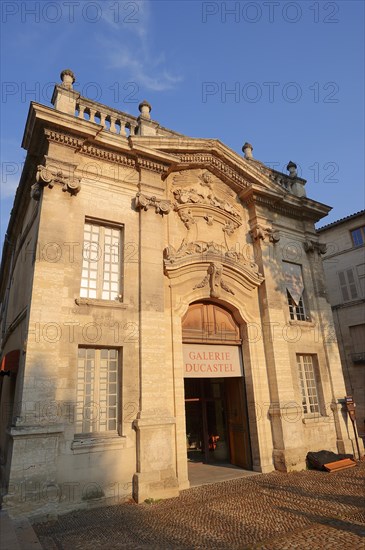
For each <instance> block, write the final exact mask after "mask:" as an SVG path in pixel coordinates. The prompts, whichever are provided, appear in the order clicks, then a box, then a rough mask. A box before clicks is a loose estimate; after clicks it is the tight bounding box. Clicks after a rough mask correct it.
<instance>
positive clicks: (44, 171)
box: [30, 164, 81, 200]
mask: <svg viewBox="0 0 365 550" xmlns="http://www.w3.org/2000/svg"><path fill="white" fill-rule="evenodd" d="M55 184H60V185H62V191H68V192H69V193H70V195H77V193H79V192H80V189H81V179H80V178H76V177H75V176H74V175H66V173H65V172H64V171H63V170H62V169H58V168H55V167H53V166H52V167H51V168H47V167H46V166H43V165H41V164H40V165H38V166H37V173H36V183H34V184H33V185H32V187H31V192H30V196H31V197H32V199H34V200H39V199H40V196H41V190H42V188H44V187H49V188H50V189H52V188H53V187H54V185H55Z"/></svg>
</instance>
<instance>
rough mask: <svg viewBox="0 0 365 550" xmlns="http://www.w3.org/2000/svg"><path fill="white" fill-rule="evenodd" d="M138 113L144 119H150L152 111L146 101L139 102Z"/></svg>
mask: <svg viewBox="0 0 365 550" xmlns="http://www.w3.org/2000/svg"><path fill="white" fill-rule="evenodd" d="M138 109H139V112H140V113H141V115H142V116H143V117H145V118H151V115H150V112H151V111H152V107H151V105H150V103H148V101H146V100H145V99H144V100H143V101H141V103H140V104H139V105H138Z"/></svg>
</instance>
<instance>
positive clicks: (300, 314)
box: [286, 290, 307, 321]
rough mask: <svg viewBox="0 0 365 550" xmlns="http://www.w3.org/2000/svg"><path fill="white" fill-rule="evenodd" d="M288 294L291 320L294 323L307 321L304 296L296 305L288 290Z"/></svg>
mask: <svg viewBox="0 0 365 550" xmlns="http://www.w3.org/2000/svg"><path fill="white" fill-rule="evenodd" d="M286 293H287V298H288V305H289V315H290V319H291V320H292V321H305V320H306V319H307V316H306V314H305V309H304V302H303V296H301V297H300V299H299V302H298V303H297V304H296V303H295V302H294V300H293V298H292V297H291V295H290V293H289V291H288V290H287V291H286Z"/></svg>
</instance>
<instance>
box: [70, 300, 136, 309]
mask: <svg viewBox="0 0 365 550" xmlns="http://www.w3.org/2000/svg"><path fill="white" fill-rule="evenodd" d="M75 304H76V305H78V306H96V307H115V308H120V309H127V307H128V306H127V305H126V304H124V303H123V302H119V301H117V300H98V299H96V298H75Z"/></svg>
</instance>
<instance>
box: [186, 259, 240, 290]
mask: <svg viewBox="0 0 365 550" xmlns="http://www.w3.org/2000/svg"><path fill="white" fill-rule="evenodd" d="M222 273H223V265H222V264H220V263H218V262H212V263H211V264H210V265H209V267H208V272H207V275H206V276H205V277H204V279H203V280H202V281H201V282H200V283H198V284H196V285H195V286H194V288H193V290H195V289H197V288H204V287H205V286H207V285H208V284H209V286H210V297H211V298H219V296H220V289H221V288H223V290H225V291H226V292H228V293H229V294H234V292H233V290H232V289H231V288H229V286H228V285H227V283H226V282H225V281H224V280H223V279H222Z"/></svg>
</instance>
